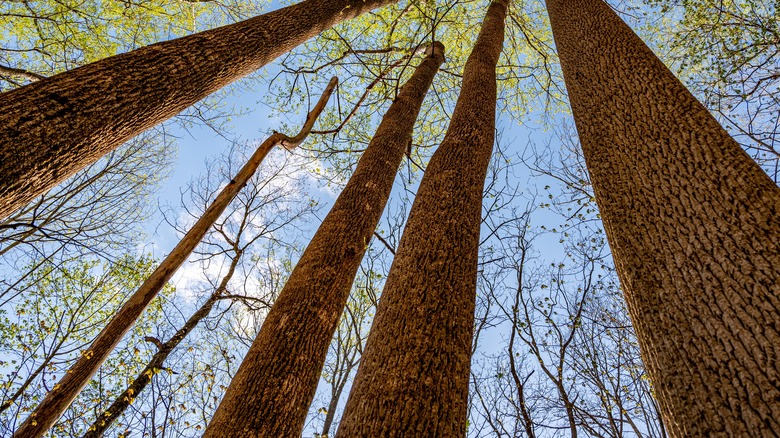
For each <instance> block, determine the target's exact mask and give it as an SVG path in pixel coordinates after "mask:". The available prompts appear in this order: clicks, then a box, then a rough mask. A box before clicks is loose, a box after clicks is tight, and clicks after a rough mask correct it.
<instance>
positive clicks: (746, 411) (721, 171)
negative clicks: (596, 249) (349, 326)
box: [547, 0, 780, 436]
mask: <svg viewBox="0 0 780 438" xmlns="http://www.w3.org/2000/svg"><path fill="white" fill-rule="evenodd" d="M547 8H548V11H549V14H550V21H551V23H552V28H553V33H554V36H555V42H556V45H557V47H558V52H559V55H560V58H561V64H562V66H563V73H564V77H565V79H566V87H567V89H568V92H569V99H570V101H571V105H572V108H573V111H574V118H575V120H576V122H577V130H578V132H579V136H580V140H581V142H582V147H583V151H584V154H585V159H586V162H587V166H588V170H589V171H590V174H591V177H592V181H593V186H594V190H595V194H596V200H597V202H598V205H599V208H600V210H601V214H602V217H603V220H604V228H605V229H606V232H607V237H608V238H609V243H610V246H611V248H612V253H613V256H614V258H615V265H616V266H617V271H618V274H619V276H620V280H621V284H622V286H623V290H624V293H625V297H626V301H627V303H628V308H629V313H630V314H631V317H632V320H633V323H634V327H635V330H636V334H637V337H638V339H639V344H640V347H641V350H642V356H643V358H644V361H645V364H646V366H647V369H648V373H649V375H650V377H651V379H652V381H653V386H654V389H655V394H656V397H657V398H658V401H659V404H660V406H661V412H662V416H663V419H664V423H665V426H666V427H667V429H668V432H669V434H670V435H671V436H775V434H776V433H777V431H778V430H780V189H778V187H777V186H776V185H775V184H774V183H773V182H772V181H771V180H770V179H769V177H767V175H765V174H764V172H762V171H761V169H760V168H759V166H758V165H756V163H755V162H753V161H752V160H751V159H750V157H749V156H748V155H747V154H746V153H745V152H744V151H742V149H741V148H740V147H739V145H738V144H737V143H736V142H735V141H734V140H733V139H731V138H730V137H729V135H728V134H727V133H726V131H725V130H723V128H721V127H720V125H718V123H717V121H716V120H715V119H714V118H713V117H712V116H711V115H710V114H709V112H708V111H707V110H706V109H705V108H704V107H703V106H702V105H701V104H700V103H699V102H697V101H696V99H695V98H694V97H693V96H692V95H691V93H690V92H688V90H686V89H685V87H684V86H683V85H682V84H681V83H680V82H679V81H678V80H677V79H676V78H675V77H674V75H673V74H672V73H671V72H670V71H669V70H668V69H667V68H666V67H665V66H664V65H663V64H662V63H661V62H660V61H659V60H658V58H656V57H655V56H654V55H653V53H652V52H651V51H650V49H649V48H648V47H647V46H645V44H644V43H643V42H642V41H641V40H640V39H639V37H637V36H636V34H634V33H633V32H632V31H631V30H630V29H629V27H628V26H626V24H625V23H623V21H622V20H620V18H619V17H618V16H617V15H616V14H615V13H614V12H613V11H612V10H611V9H610V7H609V6H608V5H607V4H606V3H604V2H603V1H601V0H547Z"/></svg>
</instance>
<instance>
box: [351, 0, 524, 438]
mask: <svg viewBox="0 0 780 438" xmlns="http://www.w3.org/2000/svg"><path fill="white" fill-rule="evenodd" d="M508 5H509V0H496V1H493V2H492V3H491V4H490V6H489V8H488V10H487V14H486V16H485V21H484V23H483V25H482V30H481V31H480V34H479V37H478V38H477V42H476V44H475V46H474V49H473V50H472V52H471V55H470V56H469V58H468V60H467V61H466V65H465V67H464V71H463V86H462V90H461V93H460V96H459V98H458V103H457V104H456V106H455V111H454V112H453V115H452V120H451V122H450V127H449V129H448V131H447V134H446V136H445V138H444V140H443V142H442V144H441V146H439V149H438V150H437V151H436V153H435V154H434V155H433V157H432V158H431V161H430V163H429V165H428V168H427V170H426V171H425V176H424V177H423V180H422V181H421V183H420V188H419V190H418V192H417V196H416V198H415V201H414V205H413V206H412V210H411V212H410V215H409V220H408V222H407V224H406V229H405V231H404V234H403V237H402V238H401V243H400V245H399V248H398V251H397V252H396V256H395V260H394V261H393V266H392V267H391V268H390V273H389V274H388V278H387V282H386V284H385V288H384V292H383V293H382V298H381V299H380V301H379V307H378V309H377V314H376V317H375V319H374V323H373V326H372V329H371V332H370V334H369V337H368V341H367V344H366V348H365V350H364V355H363V358H362V359H361V362H360V367H359V368H358V373H357V376H356V377H355V382H354V383H353V386H352V391H351V392H350V397H349V400H348V401H347V406H346V409H345V411H344V415H343V417H342V420H341V425H340V426H339V429H338V432H337V436H338V437H369V436H371V437H373V436H386V437H406V436H436V437H463V436H465V434H466V421H467V418H468V412H467V405H468V389H469V363H470V360H471V354H470V353H471V340H472V331H473V323H474V306H475V298H476V281H477V257H478V246H479V228H480V216H481V211H482V189H483V186H484V182H485V175H486V173H487V167H488V164H489V162H490V156H491V153H492V150H493V141H494V136H495V110H496V63H497V62H498V58H499V54H500V53H501V48H502V45H503V40H504V20H505V17H506V14H507V9H508Z"/></svg>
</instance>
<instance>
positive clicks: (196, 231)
mask: <svg viewBox="0 0 780 438" xmlns="http://www.w3.org/2000/svg"><path fill="white" fill-rule="evenodd" d="M336 83H337V79H336V78H335V77H334V78H333V79H331V81H330V83H329V84H328V86H327V88H326V89H325V92H324V93H323V95H322V97H320V100H319V101H318V102H317V105H316V106H315V107H314V109H313V110H312V112H311V113H310V114H309V115H308V117H307V119H306V123H305V124H304V127H303V129H302V130H301V132H300V133H298V135H296V136H295V137H287V136H286V135H284V134H280V133H278V132H275V133H274V134H272V135H271V136H270V137H269V138H268V139H267V140H266V141H264V142H263V143H262V144H260V146H258V148H257V150H256V151H255V153H254V154H253V155H252V156H251V157H250V158H249V161H247V163H246V164H245V165H244V166H243V167H242V168H241V170H239V171H238V173H237V174H236V177H235V178H234V179H232V180H231V181H230V182H229V183H228V184H227V185H226V186H225V188H223V189H222V191H220V193H219V194H218V195H217V197H216V199H215V200H214V202H212V203H211V205H209V207H208V208H207V209H206V211H205V212H203V215H202V216H201V217H200V218H199V219H198V220H197V222H195V224H194V225H193V226H192V228H190V230H189V231H187V234H185V235H184V237H182V239H181V241H179V243H178V244H176V247H175V248H173V250H172V251H171V252H170V254H168V256H167V257H166V258H165V260H163V261H162V262H161V263H160V265H159V266H157V268H156V269H155V270H154V272H152V275H150V276H149V278H147V279H146V281H144V282H143V284H141V286H140V287H139V288H138V290H137V291H135V292H134V293H133V295H132V296H130V298H129V299H128V300H127V302H126V303H125V304H124V305H123V306H122V308H121V309H119V311H117V313H116V315H114V317H113V318H111V321H110V322H109V323H108V325H107V326H106V327H105V328H104V329H103V330H102V331H101V332H100V333H99V334H98V335H97V337H96V338H95V340H94V341H92V344H91V345H90V346H89V348H88V349H87V350H85V351H84V352H83V353H82V354H81V356H80V357H79V358H78V360H77V361H76V363H74V364H73V365H72V366H71V367H70V368H69V369H68V370H67V371H66V373H65V375H64V376H63V377H62V379H60V381H59V382H57V384H56V385H54V387H53V388H52V389H51V391H49V392H48V393H47V394H46V397H44V399H43V400H42V401H41V403H40V404H39V405H38V407H36V408H35V410H34V411H33V412H32V413H31V414H30V416H29V417H27V419H26V420H25V421H24V423H22V425H21V426H19V429H18V430H17V431H16V432H15V433H14V436H15V437H19V438H22V437H23V438H28V437H39V436H43V435H44V434H45V433H46V431H48V430H49V429H50V428H51V427H52V426H53V425H54V423H55V422H56V421H57V419H59V417H60V416H61V415H62V413H63V412H65V410H66V409H67V408H68V406H70V404H71V403H72V402H73V400H74V399H75V398H76V396H78V394H79V393H80V392H81V390H82V389H83V388H84V386H85V385H86V384H87V383H88V382H89V379H91V378H92V376H93V375H95V373H96V372H97V370H98V369H99V368H100V365H101V364H103V362H104V361H105V360H106V358H108V355H109V354H111V351H113V350H114V347H116V345H117V344H118V343H119V341H120V340H121V339H122V337H123V336H124V335H125V334H126V333H127V331H128V330H130V328H131V327H132V326H133V324H134V323H135V321H136V320H137V319H138V317H139V316H140V315H141V313H142V312H143V311H144V310H145V309H146V307H147V306H148V305H149V303H150V302H151V301H152V299H154V297H156V296H157V294H158V293H159V292H160V290H162V288H163V286H165V283H167V282H168V280H170V279H171V277H172V276H173V274H174V273H175V272H176V271H177V270H178V269H179V267H180V266H181V265H182V264H183V263H184V261H185V260H187V257H189V255H190V253H192V251H193V250H194V249H195V247H196V246H197V245H198V244H199V243H200V241H201V240H202V239H203V236H204V235H206V232H207V231H208V230H209V228H210V227H211V226H212V225H214V222H215V221H216V220H217V219H218V218H219V216H220V215H221V214H222V212H224V211H225V208H227V206H228V205H229V204H230V202H231V201H232V200H233V198H235V197H236V195H237V194H238V193H239V192H240V191H241V189H242V188H243V187H244V186H245V185H246V183H247V181H249V178H251V177H252V175H254V173H255V171H256V170H257V168H258V167H259V166H260V163H262V161H263V159H264V158H265V157H266V155H268V152H269V151H270V150H271V149H272V148H273V147H274V146H276V145H284V146H285V147H287V148H293V147H295V146H297V145H298V144H300V142H302V141H303V139H304V138H305V137H306V135H307V134H308V133H309V131H311V128H312V126H313V125H314V121H315V120H316V119H317V116H318V115H319V114H320V113H321V112H322V110H323V108H324V107H325V104H326V103H327V101H328V98H329V97H330V95H331V93H332V92H333V90H334V89H335V88H336Z"/></svg>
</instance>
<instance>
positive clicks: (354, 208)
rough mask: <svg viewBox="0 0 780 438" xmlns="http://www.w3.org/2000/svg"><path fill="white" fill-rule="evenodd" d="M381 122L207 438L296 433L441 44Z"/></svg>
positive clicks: (276, 305)
mask: <svg viewBox="0 0 780 438" xmlns="http://www.w3.org/2000/svg"><path fill="white" fill-rule="evenodd" d="M429 52H430V54H429V56H427V57H426V58H425V59H424V60H423V62H422V63H421V64H420V66H418V67H417V69H416V71H415V72H414V74H413V75H412V77H411V78H410V79H409V82H407V83H406V84H405V85H404V86H403V87H402V88H401V91H400V93H399V95H398V97H397V99H396V100H395V102H393V104H392V105H391V106H390V108H389V109H388V111H387V114H385V117H384V118H383V119H382V122H381V124H380V125H379V128H378V129H377V131H376V134H374V138H373V139H372V140H371V142H370V143H369V145H368V148H367V149H366V151H365V152H364V153H363V156H362V157H361V158H360V161H359V163H358V165H357V168H356V169H355V173H354V174H353V175H352V177H351V178H350V179H349V182H348V183H347V186H346V187H345V188H344V191H342V192H341V194H340V195H339V197H338V199H337V200H336V203H335V204H334V206H333V208H332V210H331V211H330V213H328V215H327V217H326V218H325V220H324V221H323V222H322V225H320V228H319V229H318V230H317V233H316V234H315V235H314V237H313V238H312V241H311V242H310V243H309V245H308V247H307V248H306V251H305V252H304V253H303V256H302V257H301V259H300V261H299V262H298V264H297V265H296V267H295V269H294V270H293V272H292V275H291V276H290V279H289V280H288V281H287V284H285V286H284V289H283V290H282V292H281V294H280V295H279V298H278V299H277V301H276V302H275V303H274V306H273V308H272V309H271V312H270V313H269V314H268V317H267V318H266V320H265V322H263V326H262V328H261V329H260V333H259V334H258V336H257V339H256V340H255V342H254V344H252V347H251V348H250V350H249V352H248V353H247V356H246V357H245V358H244V361H243V363H242V364H241V367H240V368H239V370H238V372H237V373H236V376H235V377H234V378H233V381H232V382H231V383H230V388H228V391H227V393H226V394H225V397H224V399H223V400H222V402H221V404H220V406H219V408H218V409H217V412H216V414H215V415H214V418H213V419H212V421H211V424H209V427H208V429H207V430H206V434H205V435H204V436H205V437H224V436H233V437H261V436H264V437H274V438H275V437H294V436H301V432H302V429H303V424H304V421H305V419H306V413H307V410H308V407H309V405H310V404H311V401H312V398H313V397H314V393H315V391H316V389H317V382H318V380H319V377H320V373H321V372H322V367H323V364H324V362H325V357H326V355H327V352H328V346H329V345H330V342H331V339H332V337H333V333H334V331H335V330H336V326H337V324H338V322H339V317H340V316H341V313H342V312H343V310H344V306H345V304H346V301H347V298H348V297H349V291H350V289H351V286H352V283H353V281H354V279H355V274H356V273H357V269H358V267H359V266H360V261H361V260H362V259H363V254H364V253H365V250H366V247H367V245H368V242H369V240H370V239H371V236H372V235H373V233H374V230H375V228H376V226H377V223H378V222H379V219H380V217H381V214H382V210H384V208H385V204H386V202H387V199H388V197H389V196H390V191H391V189H392V186H393V180H394V179H395V175H396V172H397V170H398V167H399V166H400V164H401V160H402V159H403V156H404V152H405V151H406V148H407V145H408V144H409V142H410V141H411V136H412V129H413V127H414V122H415V120H416V119H417V115H418V113H419V111H420V106H421V105H422V102H423V98H424V97H425V94H426V93H427V91H428V88H429V87H430V84H431V82H432V81H433V77H434V75H435V74H436V72H437V70H438V68H439V66H440V65H441V63H442V62H444V47H443V46H442V45H441V43H435V44H434V46H433V50H429Z"/></svg>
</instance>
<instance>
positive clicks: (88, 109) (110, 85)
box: [0, 0, 396, 218]
mask: <svg viewBox="0 0 780 438" xmlns="http://www.w3.org/2000/svg"><path fill="white" fill-rule="evenodd" d="M394 1H396V0H305V1H303V2H301V3H299V4H296V5H293V6H289V7H286V8H283V9H279V10H277V11H273V12H269V13H267V14H263V15H261V16H258V17H255V18H252V19H250V20H246V21H243V22H240V23H236V24H232V25H229V26H224V27H220V28H217V29H213V30H209V31H205V32H200V33H197V34H194V35H190V36H187V37H183V38H179V39H175V40H171V41H166V42H162V43H158V44H154V45H151V46H147V47H143V48H140V49H138V50H134V51H132V52H129V53H124V54H121V55H117V56H113V57H110V58H107V59H104V60H101V61H98V62H95V63H92V64H89V65H86V66H83V67H80V68H76V69H74V70H71V71H68V72H65V73H62V74H59V75H56V76H53V77H50V78H46V79H42V80H39V81H37V82H35V83H33V84H30V85H27V86H25V87H21V88H17V89H15V90H12V91H9V92H7V93H3V94H2V98H1V99H0V218H5V217H7V216H8V215H10V214H11V213H13V212H14V211H15V210H17V209H18V208H20V207H21V206H23V205H24V204H26V203H28V202H30V201H32V200H33V199H34V198H35V197H36V196H38V195H40V194H42V193H45V192H46V191H47V190H49V189H50V188H52V187H54V186H55V185H56V184H58V183H60V182H62V181H64V180H65V179H66V178H68V177H69V176H71V175H73V174H74V173H75V172H77V171H78V170H80V169H82V168H84V167H86V166H87V165H89V164H91V163H93V162H95V161H96V160H97V159H99V158H100V157H102V156H103V155H105V154H106V153H108V152H109V151H111V150H113V149H114V148H116V147H117V146H119V145H120V144H122V143H123V142H125V141H126V140H128V139H130V138H131V137H134V136H135V135H137V134H139V133H141V132H143V131H144V130H146V129H148V128H151V127H153V126H155V125H157V124H159V123H161V122H163V121H165V120H167V119H169V118H170V117H172V116H174V115H176V114H177V113H179V112H181V111H182V110H184V109H185V108H187V107H188V106H190V105H192V104H194V103H196V102H197V101H199V100H200V99H202V98H204V97H206V96H208V95H209V94H211V93H213V92H214V91H216V90H218V89H220V88H222V87H224V86H225V85H227V84H229V83H231V82H233V81H235V80H237V79H239V78H241V77H243V76H245V75H247V74H249V73H251V72H253V71H255V70H257V69H258V68H260V67H262V66H264V65H266V64H268V63H269V62H271V61H272V60H273V59H275V58H276V57H278V56H280V55H282V54H284V53H286V52H287V51H289V50H291V49H292V48H294V47H295V46H297V45H299V44H301V43H303V42H304V41H306V40H307V39H309V38H311V37H313V36H315V35H317V34H318V33H320V32H322V31H324V30H326V29H329V28H330V27H332V26H334V25H335V24H337V23H339V22H341V21H343V20H346V19H349V18H352V17H356V16H358V15H360V14H362V13H363V12H366V11H369V10H371V9H374V8H376V7H379V6H382V5H385V4H389V3H392V2H394Z"/></svg>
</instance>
